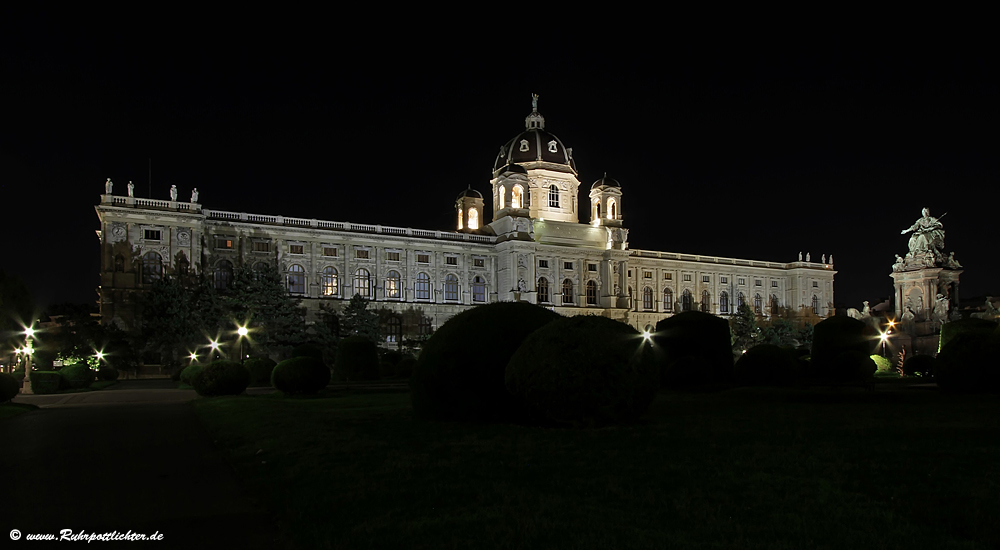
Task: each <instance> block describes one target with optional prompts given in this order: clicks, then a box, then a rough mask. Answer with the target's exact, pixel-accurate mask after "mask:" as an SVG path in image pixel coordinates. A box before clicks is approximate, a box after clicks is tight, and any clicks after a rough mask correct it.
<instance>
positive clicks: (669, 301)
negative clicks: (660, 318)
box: [663, 288, 674, 311]
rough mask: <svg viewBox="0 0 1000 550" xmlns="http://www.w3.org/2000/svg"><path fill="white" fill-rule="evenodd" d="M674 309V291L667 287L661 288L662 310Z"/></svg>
mask: <svg viewBox="0 0 1000 550" xmlns="http://www.w3.org/2000/svg"><path fill="white" fill-rule="evenodd" d="M673 310H674V291H673V290H670V289H669V288H665V289H663V311H673Z"/></svg>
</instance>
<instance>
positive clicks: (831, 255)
mask: <svg viewBox="0 0 1000 550" xmlns="http://www.w3.org/2000/svg"><path fill="white" fill-rule="evenodd" d="M830 265H833V254H830Z"/></svg>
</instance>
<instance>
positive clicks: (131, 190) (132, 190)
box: [128, 180, 135, 197]
mask: <svg viewBox="0 0 1000 550" xmlns="http://www.w3.org/2000/svg"><path fill="white" fill-rule="evenodd" d="M128 196H130V197H134V196H135V185H133V184H132V180H129V181H128Z"/></svg>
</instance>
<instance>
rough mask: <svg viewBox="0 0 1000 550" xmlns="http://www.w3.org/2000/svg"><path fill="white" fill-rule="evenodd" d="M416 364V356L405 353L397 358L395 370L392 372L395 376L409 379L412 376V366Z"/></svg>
mask: <svg viewBox="0 0 1000 550" xmlns="http://www.w3.org/2000/svg"><path fill="white" fill-rule="evenodd" d="M416 364H417V358H416V357H414V356H412V355H406V356H404V357H403V358H402V359H400V360H399V363H397V364H396V371H395V373H394V374H393V376H395V377H396V378H406V379H409V378H410V376H413V367H414V365H416Z"/></svg>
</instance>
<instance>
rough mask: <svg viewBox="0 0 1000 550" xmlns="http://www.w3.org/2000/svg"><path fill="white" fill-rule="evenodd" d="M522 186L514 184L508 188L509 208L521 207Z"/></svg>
mask: <svg viewBox="0 0 1000 550" xmlns="http://www.w3.org/2000/svg"><path fill="white" fill-rule="evenodd" d="M523 197H524V188H523V187H521V186H520V185H515V186H513V187H511V188H510V207H511V208H523V206H521V205H522V204H523V202H524V201H523V200H522V199H523Z"/></svg>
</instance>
